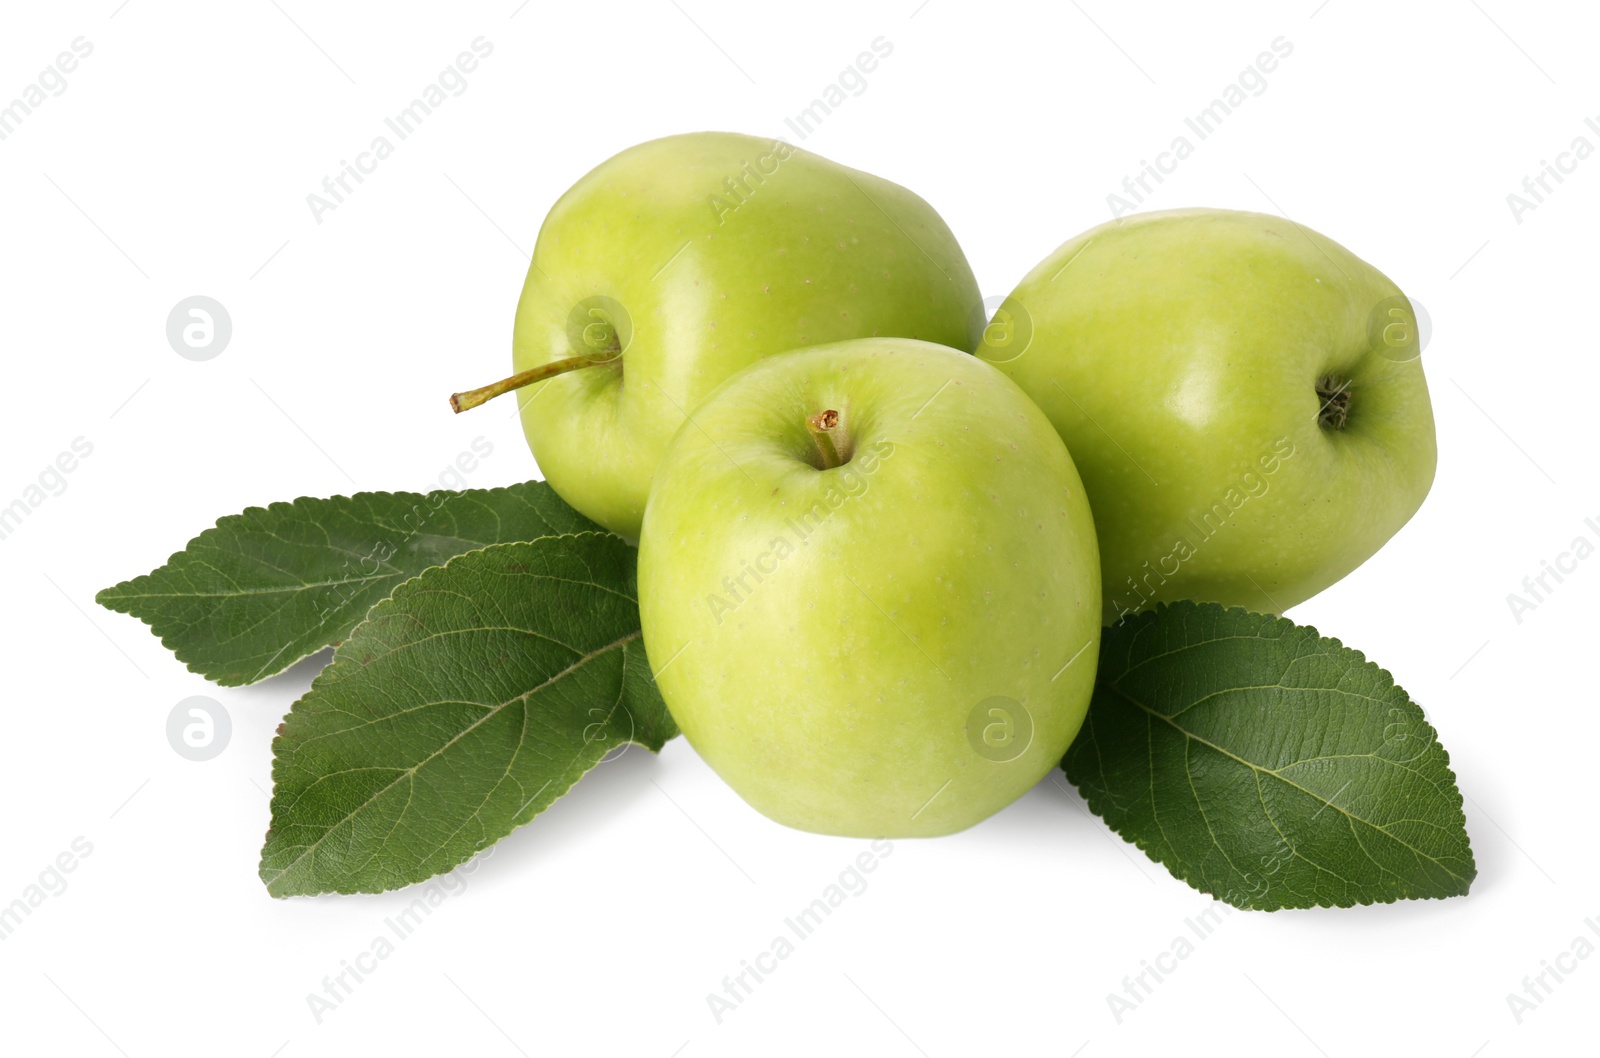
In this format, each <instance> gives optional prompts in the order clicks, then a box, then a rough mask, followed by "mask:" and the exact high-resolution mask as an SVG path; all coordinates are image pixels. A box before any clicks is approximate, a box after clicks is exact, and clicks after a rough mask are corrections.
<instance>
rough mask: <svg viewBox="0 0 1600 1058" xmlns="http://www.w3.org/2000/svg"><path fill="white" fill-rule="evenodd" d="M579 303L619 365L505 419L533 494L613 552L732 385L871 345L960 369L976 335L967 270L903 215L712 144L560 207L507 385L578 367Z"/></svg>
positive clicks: (792, 162) (851, 186)
mask: <svg viewBox="0 0 1600 1058" xmlns="http://www.w3.org/2000/svg"><path fill="white" fill-rule="evenodd" d="M746 189H748V190H746ZM596 298H606V299H610V303H611V304H610V307H607V306H602V307H601V309H600V312H601V313H602V314H603V315H604V317H605V318H606V319H609V316H610V314H613V313H616V312H617V309H616V308H615V306H620V307H621V310H620V311H621V313H622V314H623V315H624V316H625V320H624V321H623V322H622V323H618V322H617V321H615V320H612V321H610V322H611V323H612V324H613V325H614V326H617V327H618V329H621V328H622V327H623V326H630V329H631V338H630V339H629V340H628V341H627V344H626V347H625V348H623V349H622V350H621V353H620V355H618V356H616V357H615V359H614V360H613V361H611V362H608V363H606V364H604V365H602V366H599V367H592V368H586V369H584V370H581V371H574V372H571V373H569V374H565V375H561V376H559V377H556V378H553V379H550V380H548V381H546V382H543V383H540V384H538V385H535V386H531V387H529V388H528V389H526V390H524V391H523V392H522V393H521V394H520V395H519V397H518V399H519V401H520V402H521V405H522V425H523V431H524V433H525V434H526V435H527V438H528V443H529V445H530V447H531V448H532V449H533V453H534V456H535V458H536V459H537V460H538V463H539V467H540V469H541V470H542V471H543V473H544V475H545V478H546V479H547V480H548V481H549V482H550V484H551V486H552V487H553V488H555V490H556V491H557V492H558V493H559V494H560V495H561V497H562V498H563V499H565V500H566V501H567V502H568V503H570V504H572V506H574V507H576V508H577V509H578V510H579V511H582V512H583V513H584V514H586V515H588V516H589V517H590V518H592V519H594V520H595V521H597V522H599V523H600V524H601V525H603V526H605V527H606V528H607V529H610V530H612V531H613V532H615V533H618V534H620V535H622V536H624V537H627V538H629V539H630V540H632V539H637V537H638V535H639V524H640V520H641V518H642V517H643V514H644V505H645V500H646V498H647V496H648V495H649V490H650V481H651V476H652V475H653V474H654V472H655V468H656V464H657V463H658V462H659V461H660V458H661V453H662V452H664V451H665V450H666V446H667V442H668V441H670V440H671V438H672V435H673V433H674V432H675V431H676V430H677V428H678V426H679V425H680V424H681V423H682V422H683V420H684V415H685V414H686V413H688V412H690V411H692V410H693V409H694V407H695V406H696V405H697V404H699V403H700V401H701V400H702V399H703V398H704V397H705V395H706V394H707V393H709V392H711V390H712V389H714V388H715V387H716V386H717V385H718V384H719V383H721V382H722V381H723V380H724V379H725V378H727V377H728V376H729V375H731V374H733V373H734V372H735V371H737V370H739V369H740V368H742V367H745V366H746V365H748V364H750V363H752V362H754V361H755V360H757V359H759V358H761V357H763V356H767V355H769V354H771V353H775V352H779V351H781V350H785V349H792V348H795V347H797V346H802V345H814V344H821V343H823V342H833V341H842V340H844V339H847V338H864V337H870V336H873V335H892V336H899V337H910V338H921V339H925V340H927V341H932V342H939V343H942V344H946V345H952V346H955V347H957V348H960V349H964V350H965V351H967V352H971V351H972V350H973V348H975V347H976V345H977V340H978V332H979V330H980V329H981V322H982V321H981V320H975V319H974V318H973V309H974V307H975V306H977V305H978V304H979V303H980V302H981V300H982V298H981V295H980V294H979V292H978V286H977V282H976V281H975V280H974V279H973V276H972V269H971V268H970V267H969V266H968V264H967V260H966V257H965V255H964V254H963V253H962V251H961V247H960V246H959V245H958V244H957V242H956V239H955V236H954V235H953V234H951V232H950V229H949V228H948V227H947V226H946V225H945V223H944V221H943V220H941V219H940V217H939V215H938V214H937V213H936V212H934V210H933V207H931V206H929V205H928V204H927V203H926V202H924V201H923V200H922V199H920V198H918V197H917V196H916V195H914V194H912V193H911V192H910V191H908V190H906V189H905V188H903V187H900V186H899V185H897V184H893V183H891V182H889V181H887V180H882V179H879V178H878V177H875V176H872V175H870V174H868V173H863V172H858V171H856V170H853V169H850V168H847V167H845V166H843V165H839V164H837V163H835V162H831V161H829V160H827V159H826V158H822V157H820V156H818V155H816V154H812V153H810V152H808V151H803V150H800V149H799V148H797V147H791V146H789V145H788V144H785V143H781V142H774V141H770V140H762V139H758V138H756V137H753V136H741V135H736V134H733V133H719V132H706V133H694V134H689V135H682V136H671V137H668V138H666V139H660V140H653V141H651V142H649V143H643V144H640V145H638V146H636V147H632V148H629V149H628V150H626V151H623V152H622V153H621V154H618V155H617V156H615V157H614V158H612V159H610V160H609V161H606V162H604V163H602V164H601V165H600V166H598V167H597V168H595V169H594V170H593V171H591V172H590V173H589V174H588V175H586V176H584V177H583V178H582V179H581V180H579V181H578V182H577V183H576V184H575V185H573V187H572V189H571V190H569V191H568V192H567V193H566V194H565V195H563V196H562V197H561V199H560V200H559V201H558V202H557V203H556V204H555V206H554V207H553V208H552V209H551V210H550V214H549V216H548V217H546V218H545V222H544V225H543V227H542V228H541V229H540V231H539V239H538V243H537V245H536V246H535V248H534V253H533V261H532V264H531V265H530V267H529V269H528V277H527V281H526V283H525V285H524V286H523V289H522V297H521V300H520V301H519V302H518V304H517V318H516V330H515V337H514V341H513V362H514V365H515V369H516V370H517V371H519V372H521V371H525V370H528V369H530V368H533V367H536V366H539V365H542V364H545V363H548V362H550V361H552V360H558V359H564V358H567V357H571V356H574V355H577V354H580V353H584V352H586V350H585V349H584V348H582V347H581V343H579V342H577V341H575V338H576V336H577V335H579V334H581V333H583V332H582V330H581V328H578V327H574V326H571V325H570V323H571V320H572V319H573V317H574V313H575V310H576V309H577V308H578V306H580V303H585V302H586V300H587V299H596ZM591 308H592V305H591ZM596 319H601V317H596ZM602 322H604V320H602Z"/></svg>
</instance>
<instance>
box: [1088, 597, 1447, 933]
mask: <svg viewBox="0 0 1600 1058" xmlns="http://www.w3.org/2000/svg"><path fill="white" fill-rule="evenodd" d="M1449 765H1450V760H1449V757H1448V756H1447V755H1446V754H1445V751H1444V749H1443V747H1441V746H1440V745H1439V742H1438V738H1437V735H1436V733H1435V732H1434V730H1433V728H1432V727H1430V726H1429V725H1428V722H1427V720H1426V719H1424V717H1423V714H1422V710H1421V709H1420V708H1418V707H1417V706H1416V705H1415V704H1414V703H1413V702H1412V701H1411V699H1410V698H1409V697H1407V695H1406V692H1405V691H1403V690H1401V689H1400V688H1399V687H1397V686H1395V683H1394V679H1393V677H1391V676H1390V675H1389V674H1388V673H1387V672H1385V671H1384V670H1383V669H1381V668H1379V667H1378V666H1376V665H1374V664H1372V663H1371V662H1369V661H1367V660H1366V658H1365V657H1363V656H1362V655H1361V654H1360V653H1359V652H1358V651H1355V650H1351V649H1349V648H1348V647H1345V646H1343V645H1341V644H1340V643H1339V642H1338V640H1334V639H1324V638H1321V637H1320V636H1318V634H1317V632H1316V630H1315V629H1313V628H1306V627H1302V626H1299V625H1296V624H1294V623H1293V622H1291V621H1287V620H1284V619H1283V618H1281V617H1270V616H1264V615H1261V614H1253V613H1247V612H1246V611H1244V610H1238V609H1229V610H1225V609H1223V608H1222V607H1221V606H1218V605H1216V604H1213V603H1208V604H1196V603H1187V602H1186V603H1176V604H1173V605H1171V606H1163V607H1158V608H1157V609H1156V610H1154V611H1151V612H1148V613H1143V614H1140V615H1138V616H1137V617H1134V618H1131V619H1129V620H1128V621H1126V622H1123V623H1119V624H1117V625H1114V626H1112V627H1111V628H1108V629H1106V632H1105V635H1104V638H1103V640H1102V643H1101V648H1100V668H1099V675H1098V677H1097V678H1096V684H1095V692H1094V699H1093V702H1092V704H1091V706H1090V709H1089V716H1088V719H1087V720H1086V721H1085V723H1084V727H1083V731H1082V733H1081V734H1079V736H1078V739H1077V741H1076V742H1074V743H1073V744H1072V747H1071V748H1070V749H1069V750H1068V751H1067V756H1066V759H1065V760H1064V761H1063V762H1062V768H1063V769H1064V770H1065V771H1066V773H1067V777H1068V778H1069V779H1071V780H1072V782H1073V783H1074V784H1075V785H1076V786H1077V787H1078V789H1079V790H1080V791H1082V793H1083V796H1084V799H1085V800H1086V801H1087V802H1088V804H1089V807H1090V809H1092V810H1093V811H1094V812H1095V813H1096V814H1098V815H1100V816H1101V817H1103V818H1104V819H1105V820H1106V822H1107V823H1109V824H1110V826H1111V829H1112V830H1114V831H1116V832H1117V833H1118V834H1120V835H1122V836H1123V837H1124V838H1126V839H1127V840H1129V841H1132V842H1133V843H1134V844H1135V845H1137V846H1139V848H1141V849H1143V850H1144V852H1145V853H1146V854H1147V855H1149V856H1150V857H1151V858H1153V859H1155V860H1157V861H1158V862H1160V863H1161V864H1163V865H1164V866H1165V867H1166V868H1167V869H1168V870H1169V871H1171V872H1172V873H1173V875H1175V876H1176V877H1178V878H1180V879H1182V880H1183V881H1186V882H1188V883H1189V884H1190V885H1192V886H1194V887H1195V888H1196V889H1199V890H1200V891H1202V892H1206V893H1210V894H1212V895H1214V896H1216V897H1217V898H1218V899H1221V900H1224V901H1226V902H1227V903H1229V904H1232V905H1233V906H1235V907H1240V908H1250V909H1256V910H1263V911H1274V910H1278V909H1281V908H1304V907H1332V906H1337V907H1350V906H1353V905H1356V904H1370V903H1375V902H1382V903H1389V902H1392V901H1394V900H1397V899H1406V898H1418V897H1447V896H1459V895H1462V894H1465V893H1466V891H1467V889H1468V887H1469V886H1470V885H1471V883H1472V879H1473V877H1474V876H1475V875H1476V874H1477V868H1476V866H1475V865H1474V864H1473V860H1472V849H1471V846H1470V845H1469V844H1468V840H1467V833H1466V820H1465V818H1464V816H1463V815H1462V811H1461V793H1460V791H1458V790H1457V789H1456V785H1455V776H1454V775H1453V774H1451V771H1450V766H1449Z"/></svg>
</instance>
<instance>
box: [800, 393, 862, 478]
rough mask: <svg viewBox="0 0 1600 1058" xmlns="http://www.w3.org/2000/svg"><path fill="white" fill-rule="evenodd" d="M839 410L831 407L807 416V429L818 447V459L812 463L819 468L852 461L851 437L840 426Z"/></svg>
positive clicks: (830, 468)
mask: <svg viewBox="0 0 1600 1058" xmlns="http://www.w3.org/2000/svg"><path fill="white" fill-rule="evenodd" d="M839 423H840V417H839V413H838V411H836V410H835V409H833V408H829V409H828V410H827V411H819V412H817V414H815V415H809V416H807V417H806V429H807V430H809V431H811V440H812V442H813V443H815V445H816V448H817V457H818V461H817V462H814V463H812V465H813V466H815V467H816V468H817V469H818V470H832V469H834V468H835V467H842V466H844V465H845V464H846V463H848V462H850V456H851V455H852V454H853V453H852V452H851V450H850V437H849V435H848V434H846V433H845V431H844V430H843V429H842V428H841V427H840V425H839Z"/></svg>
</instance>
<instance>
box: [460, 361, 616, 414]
mask: <svg viewBox="0 0 1600 1058" xmlns="http://www.w3.org/2000/svg"><path fill="white" fill-rule="evenodd" d="M613 359H615V357H614V356H609V357H607V358H605V359H597V358H595V357H592V356H569V357H565V358H563V359H561V360H552V361H550V362H549V363H548V364H540V365H539V366H538V367H534V368H529V369H528V370H527V371H519V372H518V373H517V374H515V375H512V376H511V377H510V378H502V379H501V380H500V381H499V382H491V383H490V384H489V385H487V386H480V387H479V388H477V389H469V390H467V391H466V392H465V393H452V394H450V408H451V410H453V411H454V412H455V413H456V414H457V415H459V414H461V413H462V412H464V411H468V410H470V409H472V408H476V407H477V406H478V405H480V404H483V403H486V402H488V401H491V400H493V399H494V398H496V397H498V396H499V395H500V394H502V393H510V392H511V391H512V390H514V389H521V388H522V387H523V386H531V385H533V384H534V383H535V382H543V381H544V380H545V379H547V378H555V377H556V376H557V375H564V374H566V373H567V372H568V371H576V370H578V369H579V368H583V367H595V366H596V365H599V364H606V363H610V362H611V360H613Z"/></svg>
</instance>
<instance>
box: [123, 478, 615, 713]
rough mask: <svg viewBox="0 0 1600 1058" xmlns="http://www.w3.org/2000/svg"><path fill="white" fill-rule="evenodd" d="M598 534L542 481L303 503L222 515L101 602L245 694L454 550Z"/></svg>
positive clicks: (342, 632)
mask: <svg viewBox="0 0 1600 1058" xmlns="http://www.w3.org/2000/svg"><path fill="white" fill-rule="evenodd" d="M598 528H599V527H598V526H596V525H595V524H594V523H593V522H591V521H589V520H588V519H587V518H585V517H583V515H581V514H579V513H578V512H577V511H574V510H573V509H572V508H571V507H568V506H567V505H566V504H565V503H563V502H562V501H561V499H560V497H558V496H557V495H556V494H555V492H554V491H552V490H551V488H550V486H548V485H546V484H545V483H544V482H542V481H531V482H526V483H524V484H521V485H513V486H511V487H510V488H504V489H473V490H471V491H468V492H443V491H441V492H430V493H428V494H427V495H426V496H424V495H422V494H420V493H415V492H358V493H356V494H355V495H354V496H335V497H334V498H332V499H326V500H321V499H298V500H295V501H294V502H293V503H274V504H272V505H271V506H270V507H251V508H249V509H248V510H246V511H245V512H244V513H243V514H234V515H229V516H228V517H226V518H223V519H221V520H220V521H218V522H217V524H216V527H215V528H212V529H207V530H206V531H205V532H203V533H201V534H200V535H199V536H197V537H195V538H194V539H193V540H191V541H189V544H188V546H187V547H185V548H184V549H183V550H182V551H180V552H178V553H177V554H175V555H173V556H172V557H171V558H170V559H168V560H167V564H166V565H164V566H162V567H161V568H160V569H157V570H155V571H154V572H152V573H147V574H145V575H144V576H142V577H135V578H134V579H133V580H130V581H125V582H123V583H122V584H119V585H117V586H116V587H115V588H107V589H106V590H105V591H102V592H101V593H100V594H99V595H97V596H96V597H95V601H96V602H98V603H99V604H100V605H101V606H104V607H106V608H107V609H111V610H116V611H117V612H118V613H125V614H131V615H133V616H134V617H137V618H139V620H141V621H143V622H145V623H146V624H148V625H149V626H150V628H151V630H152V631H153V632H155V634H156V635H158V636H160V637H161V642H162V643H163V644H165V645H166V647H167V649H169V650H171V651H172V652H173V653H174V654H176V655H177V656H178V660H180V661H182V662H184V663H185V664H187V665H188V666H189V668H190V670H191V671H193V672H198V673H199V674H200V675H202V676H205V677H206V678H207V679H210V680H213V681H215V682H217V683H220V684H222V685H224V686H228V687H234V686H239V685H241V684H246V683H254V682H255V681H257V680H261V679H265V678H266V677H268V676H271V675H274V674H276V673H279V672H282V671H283V670H284V669H286V668H288V667H289V666H290V665H293V664H294V663H295V662H296V661H299V660H300V659H301V658H303V657H306V656H307V655H309V654H313V653H315V652H316V651H318V650H321V649H322V648H323V647H326V646H328V645H330V644H332V643H337V642H338V641H340V640H341V639H343V638H344V637H345V636H347V635H349V634H350V630H351V629H352V628H354V627H355V626H356V624H357V622H359V621H360V620H361V618H362V617H363V616H365V615H366V612H367V611H368V610H369V609H371V607H372V605H373V604H374V603H376V602H377V601H378V600H379V599H382V598H384V597H385V596H386V595H388V594H389V593H390V592H391V591H393V590H394V587H395V585H397V584H399V583H401V582H402V581H405V580H408V579H410V578H411V577H414V576H416V575H417V574H418V573H421V572H422V571H423V570H425V569H427V568H428V567H430V566H437V565H440V564H442V563H444V562H446V561H448V560H449V559H450V558H451V557H452V556H454V555H459V554H461V553H462V552H464V551H471V550H473V549H475V548H480V547H485V546H487V545H489V544H498V543H506V542H509V541H513V540H534V539H537V538H539V537H541V536H549V535H553V534H560V533H578V532H585V531H588V530H592V529H598Z"/></svg>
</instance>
